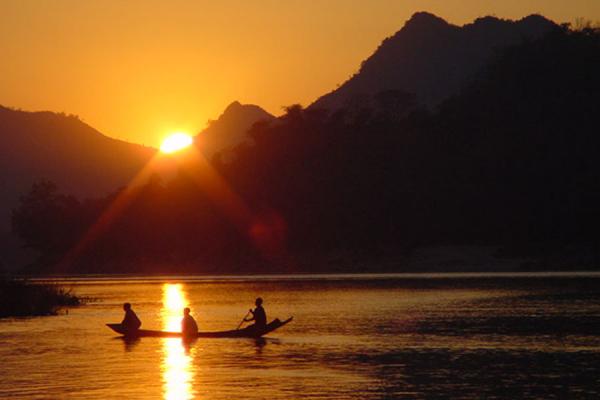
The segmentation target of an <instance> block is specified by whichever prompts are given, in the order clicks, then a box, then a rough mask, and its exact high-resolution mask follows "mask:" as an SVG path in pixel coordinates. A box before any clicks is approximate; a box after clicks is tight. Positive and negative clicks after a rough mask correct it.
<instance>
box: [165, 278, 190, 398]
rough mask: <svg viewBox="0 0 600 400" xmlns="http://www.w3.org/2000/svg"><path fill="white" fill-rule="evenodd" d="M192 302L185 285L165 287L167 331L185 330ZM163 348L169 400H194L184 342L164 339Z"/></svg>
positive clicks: (187, 355)
mask: <svg viewBox="0 0 600 400" xmlns="http://www.w3.org/2000/svg"><path fill="white" fill-rule="evenodd" d="M187 305H188V301H187V298H186V295H185V292H184V290H183V286H182V285H181V284H171V283H165V284H164V285H163V308H162V313H161V316H162V321H163V329H164V330H167V331H175V332H178V331H180V330H181V318H182V313H183V308H184V307H186V306H187ZM162 340H163V341H164V344H163V352H164V358H163V365H162V370H163V381H164V385H163V388H164V398H165V400H182V399H192V398H193V397H194V396H193V391H192V382H191V381H192V371H191V358H190V355H189V354H186V351H185V348H184V346H183V343H182V342H181V339H179V338H168V339H162Z"/></svg>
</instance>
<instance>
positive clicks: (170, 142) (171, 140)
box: [160, 132, 193, 153]
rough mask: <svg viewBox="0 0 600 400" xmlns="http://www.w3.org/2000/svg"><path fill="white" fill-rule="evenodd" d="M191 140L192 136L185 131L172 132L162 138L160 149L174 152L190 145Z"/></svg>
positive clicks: (164, 151) (165, 151)
mask: <svg viewBox="0 0 600 400" xmlns="http://www.w3.org/2000/svg"><path fill="white" fill-rule="evenodd" d="M192 142H193V139H192V137H191V136H190V135H188V134H187V133H182V132H177V133H173V134H172V135H169V136H167V137H166V138H165V140H163V142H162V144H161V145H160V151H161V152H163V153H174V152H176V151H179V150H182V149H185V148H186V147H188V146H189V145H191V144H192Z"/></svg>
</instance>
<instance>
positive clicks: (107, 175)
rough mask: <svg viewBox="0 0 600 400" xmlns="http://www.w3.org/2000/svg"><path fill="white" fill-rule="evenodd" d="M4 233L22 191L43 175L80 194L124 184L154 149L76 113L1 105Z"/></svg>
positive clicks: (0, 189)
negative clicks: (113, 133) (103, 129)
mask: <svg viewBox="0 0 600 400" xmlns="http://www.w3.org/2000/svg"><path fill="white" fill-rule="evenodd" d="M0 138H1V139H0V210H1V211H0V231H6V230H7V229H8V227H9V218H10V211H11V209H12V208H13V207H14V206H15V205H16V204H17V202H18V198H19V196H20V195H22V194H23V193H25V192H26V191H28V190H29V188H30V187H31V184H32V183H33V182H35V181H37V180H40V179H48V180H52V181H54V182H55V183H56V184H57V185H58V187H59V188H60V190H61V191H62V192H65V193H71V194H75V195H77V196H79V197H87V196H98V195H105V194H106V193H107V192H110V191H113V190H115V189H116V188H117V187H119V186H123V185H125V184H126V183H127V182H129V181H130V179H131V178H132V177H133V176H135V174H136V173H137V172H138V171H139V170H140V168H142V167H143V166H144V165H145V164H146V163H147V162H148V160H150V158H151V157H152V156H153V154H154V153H155V151H156V150H154V149H151V148H148V147H144V146H140V145H136V144H132V143H127V142H123V141H120V140H116V139H111V138H109V137H106V136H104V135H102V134H101V133H100V132H98V131H97V130H95V129H93V128H92V127H90V126H89V125H87V124H85V123H84V122H82V121H81V120H79V119H78V118H77V117H75V116H65V115H63V114H56V113H51V112H25V111H17V110H12V109H8V108H4V107H0Z"/></svg>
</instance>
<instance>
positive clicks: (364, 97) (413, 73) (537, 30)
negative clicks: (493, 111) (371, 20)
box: [310, 12, 557, 110]
mask: <svg viewBox="0 0 600 400" xmlns="http://www.w3.org/2000/svg"><path fill="white" fill-rule="evenodd" d="M553 28H557V25H556V24H555V23H554V22H552V21H549V20H547V19H546V18H544V17H541V16H539V15H530V16H528V17H526V18H523V19H521V20H519V21H509V20H502V19H498V18H494V17H485V18H479V19H477V20H475V21H474V22H473V23H471V24H467V25H464V26H462V27H459V26H456V25H452V24H449V23H448V22H446V21H445V20H443V19H441V18H439V17H436V16H434V15H432V14H429V13H426V12H419V13H416V14H414V15H413V16H412V18H411V19H410V20H409V21H407V22H406V24H405V25H404V27H403V28H402V29H401V30H400V31H398V32H397V33H396V34H394V35H393V36H391V37H389V38H387V39H385V40H384V41H383V42H382V43H381V45H380V46H379V48H378V49H377V50H376V51H375V52H374V53H373V55H371V56H370V57H369V58H367V59H366V60H365V61H364V62H363V63H362V65H361V67H360V70H359V72H358V73H357V74H355V75H354V76H353V77H351V78H350V79H349V80H348V81H346V82H344V83H343V84H342V85H341V86H340V87H339V88H337V89H336V90H334V91H332V92H330V93H328V94H326V95H324V96H322V97H320V98H319V99H317V100H316V101H315V102H314V103H313V104H312V105H311V106H310V108H325V109H330V110H336V109H340V108H344V107H348V106H351V105H356V103H360V106H367V107H370V106H372V104H370V103H372V102H373V96H374V95H376V94H377V93H379V92H382V91H388V90H399V91H402V92H407V93H412V94H416V97H417V102H418V103H420V104H424V105H427V106H435V105H437V104H439V103H440V102H441V101H442V100H444V99H446V98H448V97H449V96H450V95H452V94H456V93H458V91H459V90H460V89H461V88H462V87H464V86H465V84H467V82H468V81H469V79H470V78H472V77H473V75H474V74H475V73H476V72H477V71H479V70H480V69H481V68H482V66H484V65H485V64H486V63H488V62H489V61H490V60H491V59H492V57H493V55H494V54H495V51H496V50H498V49H501V48H503V47H506V46H509V45H513V44H518V43H520V42H522V41H523V40H526V39H535V38H538V37H540V36H541V35H543V34H544V33H546V32H548V31H550V30H551V29H553Z"/></svg>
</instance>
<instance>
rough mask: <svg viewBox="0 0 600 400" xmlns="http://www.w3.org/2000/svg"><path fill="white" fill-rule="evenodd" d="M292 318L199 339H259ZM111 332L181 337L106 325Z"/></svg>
mask: <svg viewBox="0 0 600 400" xmlns="http://www.w3.org/2000/svg"><path fill="white" fill-rule="evenodd" d="M292 319H293V317H290V318H288V319H286V320H285V321H280V320H279V319H278V318H276V319H274V320H273V321H271V322H270V323H268V324H267V325H266V326H265V327H264V328H263V329H258V330H257V329H256V327H254V326H249V327H247V328H243V329H233V330H230V331H220V332H198V337H199V338H259V337H261V336H263V335H266V334H267V333H270V332H273V331H274V330H275V329H279V328H281V327H282V326H284V325H285V324H287V323H288V322H290V321H291V320H292ZM106 326H108V327H109V328H110V329H112V330H113V331H115V332H117V333H119V334H121V335H124V336H127V337H162V338H171V337H181V332H165V331H153V330H150V329H139V330H137V331H135V332H127V331H125V330H124V329H123V327H122V326H121V324H106Z"/></svg>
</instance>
